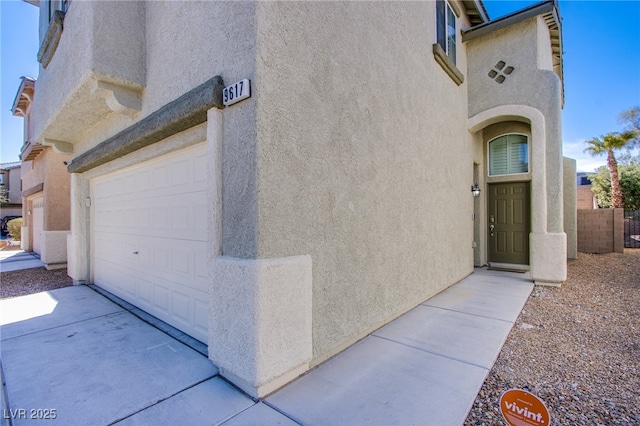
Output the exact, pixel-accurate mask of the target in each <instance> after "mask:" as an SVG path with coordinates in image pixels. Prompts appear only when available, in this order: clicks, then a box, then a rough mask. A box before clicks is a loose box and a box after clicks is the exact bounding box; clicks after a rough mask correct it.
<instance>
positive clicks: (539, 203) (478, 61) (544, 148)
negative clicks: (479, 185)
mask: <svg viewBox="0 0 640 426" xmlns="http://www.w3.org/2000/svg"><path fill="white" fill-rule="evenodd" d="M541 27H542V28H541ZM546 28H547V27H546V24H545V22H544V19H543V18H542V17H540V16H538V17H533V18H531V19H528V20H525V21H522V22H519V23H517V24H513V25H511V26H508V27H506V28H502V29H499V30H496V31H494V32H491V33H488V34H485V35H483V36H481V37H478V38H475V39H473V40H470V41H469V42H467V43H466V45H467V51H468V53H469V69H468V71H469V76H468V81H469V117H470V129H471V130H472V131H478V130H480V129H482V128H484V127H486V126H488V125H491V124H494V123H496V122H499V121H524V122H528V123H529V125H530V128H531V130H530V134H531V140H530V153H531V158H530V170H531V172H530V174H531V178H530V179H531V194H532V195H531V207H532V212H531V231H532V232H531V235H530V264H531V275H532V278H533V279H534V280H536V281H545V282H547V281H549V282H561V281H564V279H566V249H567V247H566V235H565V234H564V218H563V209H564V207H563V206H564V198H563V193H562V191H563V171H562V170H563V160H562V139H561V130H562V128H561V104H562V82H561V80H560V78H559V77H558V75H557V74H556V73H555V72H554V71H553V70H552V69H551V66H552V61H551V46H550V43H549V32H548V29H546ZM499 61H503V62H504V63H505V67H506V66H512V67H513V68H514V70H513V72H512V73H511V74H510V75H508V76H506V78H505V80H504V81H503V82H502V83H501V84H500V83H498V82H497V81H496V80H495V79H494V78H491V77H489V76H488V73H489V72H490V71H491V70H495V69H496V64H498V62H499ZM541 88H544V90H541ZM513 180H518V177H517V176H514V177H513ZM558 259H561V261H560V260H558ZM536 274H540V275H536Z"/></svg>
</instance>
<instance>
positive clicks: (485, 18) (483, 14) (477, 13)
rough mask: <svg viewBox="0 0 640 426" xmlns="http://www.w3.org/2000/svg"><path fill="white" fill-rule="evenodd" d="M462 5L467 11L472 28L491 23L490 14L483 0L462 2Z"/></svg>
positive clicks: (465, 0)
mask: <svg viewBox="0 0 640 426" xmlns="http://www.w3.org/2000/svg"><path fill="white" fill-rule="evenodd" d="M462 4H463V5H464V8H465V9H466V11H467V16H468V17H469V21H470V22H471V26H472V27H473V26H476V25H480V24H483V23H485V22H489V14H488V13H487V9H485V7H484V3H483V2H482V0H462Z"/></svg>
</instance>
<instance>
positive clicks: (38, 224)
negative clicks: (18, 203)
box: [31, 196, 44, 254]
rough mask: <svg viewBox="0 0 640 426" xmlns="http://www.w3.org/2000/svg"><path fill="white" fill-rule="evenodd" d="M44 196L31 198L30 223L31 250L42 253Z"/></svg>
mask: <svg viewBox="0 0 640 426" xmlns="http://www.w3.org/2000/svg"><path fill="white" fill-rule="evenodd" d="M43 205H44V197H42V196H39V197H38V198H34V199H33V205H32V209H31V210H32V213H31V221H32V222H31V223H32V225H31V226H32V229H33V231H32V234H31V235H32V237H33V241H32V247H31V250H33V251H34V252H36V253H38V254H40V253H42V247H41V246H42V231H43V230H44V208H43Z"/></svg>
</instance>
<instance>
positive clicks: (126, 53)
mask: <svg viewBox="0 0 640 426" xmlns="http://www.w3.org/2000/svg"><path fill="white" fill-rule="evenodd" d="M41 1H42V5H41V12H43V13H41V15H40V39H41V40H43V38H44V36H45V34H46V31H47V28H48V22H47V18H46V15H45V14H44V11H46V10H47V6H46V5H45V0H41ZM110 3H111V2H109V1H92V2H83V1H79V2H71V3H70V6H69V10H68V11H67V13H66V15H65V18H64V25H63V27H64V30H63V32H62V36H61V37H60V41H59V44H58V47H57V49H56V51H55V54H54V56H53V59H52V60H51V62H50V63H49V65H48V66H47V68H46V70H45V69H44V68H42V66H41V67H40V74H39V76H38V80H37V82H36V96H35V99H34V102H33V104H32V116H33V117H34V123H33V135H32V137H33V138H34V140H36V141H38V142H41V143H42V142H45V140H53V141H63V142H69V143H79V142H82V141H84V140H86V139H87V137H88V136H87V135H86V133H87V130H89V129H91V128H93V127H94V126H95V125H96V117H100V118H102V117H106V116H108V115H110V114H111V113H112V112H111V110H110V108H109V106H108V105H107V103H106V101H105V99H104V97H103V98H99V97H98V94H97V93H95V90H96V87H95V84H96V82H97V81H98V80H102V81H105V82H109V83H112V84H117V85H118V86H121V87H126V88H133V89H136V90H138V89H140V88H141V87H143V86H144V82H145V75H146V66H145V61H144V47H145V34H144V29H145V27H144V11H145V6H144V2H139V1H130V2H121V3H120V4H118V7H113V5H112V4H110ZM61 114H63V115H61ZM70 122H73V124H70Z"/></svg>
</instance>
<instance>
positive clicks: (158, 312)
mask: <svg viewBox="0 0 640 426" xmlns="http://www.w3.org/2000/svg"><path fill="white" fill-rule="evenodd" d="M205 192H206V148H205V144H204V143H203V144H198V145H197V146H194V147H191V148H188V149H185V150H181V151H177V152H175V153H171V154H168V155H165V156H162V157H159V158H157V159H154V160H151V161H147V162H144V163H141V164H140V165H138V166H135V167H132V168H128V169H124V170H121V171H118V172H116V173H112V174H110V175H107V176H103V177H100V178H96V179H94V180H92V181H91V199H92V224H93V226H92V242H93V244H92V247H93V275H94V282H95V283H96V284H97V285H98V286H100V287H103V288H104V289H106V290H108V291H110V292H112V293H113V294H115V295H117V296H119V297H121V298H123V299H124V300H126V301H128V302H130V303H132V304H134V305H136V306H138V307H139V308H141V309H143V310H144V311H147V312H149V313H150V314H152V315H154V316H156V317H158V318H160V319H161V320H163V321H165V322H167V323H169V324H171V325H173V326H174V327H176V328H178V329H180V330H182V331H184V332H185V333H187V334H189V335H191V336H193V337H195V338H196V339H198V340H200V341H202V342H207V321H208V308H207V307H208V273H207V255H206V242H207V205H206V197H205Z"/></svg>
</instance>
